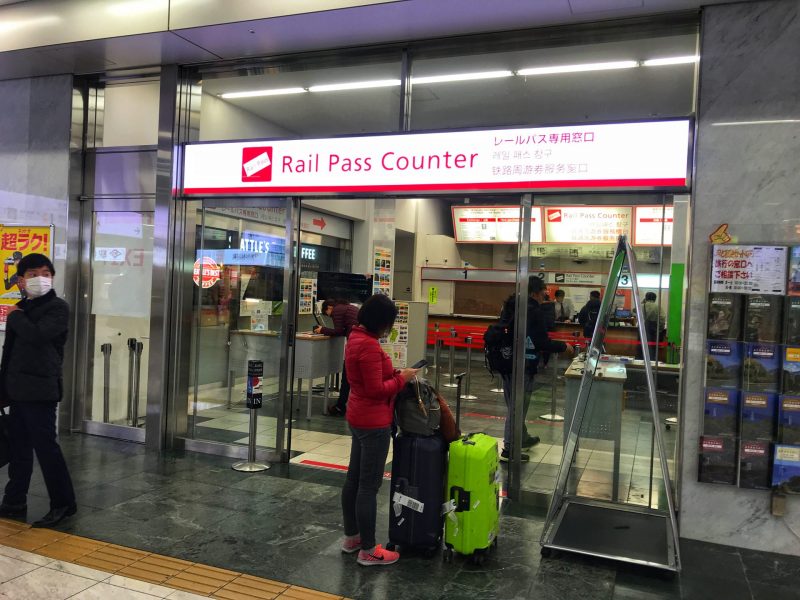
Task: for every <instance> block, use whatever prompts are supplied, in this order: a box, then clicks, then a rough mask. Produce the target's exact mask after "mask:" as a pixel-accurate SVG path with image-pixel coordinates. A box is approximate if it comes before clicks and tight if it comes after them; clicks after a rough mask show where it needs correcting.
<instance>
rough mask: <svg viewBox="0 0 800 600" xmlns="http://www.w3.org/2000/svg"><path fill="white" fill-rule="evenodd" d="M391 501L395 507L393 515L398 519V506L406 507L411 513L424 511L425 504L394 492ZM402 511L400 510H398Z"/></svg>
mask: <svg viewBox="0 0 800 600" xmlns="http://www.w3.org/2000/svg"><path fill="white" fill-rule="evenodd" d="M392 500H393V501H394V506H395V509H394V510H395V514H396V515H397V516H398V517H399V516H400V513H399V512H398V508H397V507H398V505H399V506H407V507H408V508H410V509H411V510H413V511H416V512H418V513H421V512H423V511H424V510H425V503H424V502H420V501H419V500H415V499H414V498H412V497H410V496H406V495H405V494H401V493H400V492H395V493H394V496H392ZM400 510H402V508H401V509H400Z"/></svg>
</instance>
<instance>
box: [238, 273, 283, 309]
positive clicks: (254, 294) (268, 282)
mask: <svg viewBox="0 0 800 600" xmlns="http://www.w3.org/2000/svg"><path fill="white" fill-rule="evenodd" d="M244 299H245V300H270V301H276V302H280V301H282V300H283V269H279V268H277V267H255V268H254V269H253V274H252V275H251V276H250V281H248V282H247V287H246V288H245V290H244Z"/></svg>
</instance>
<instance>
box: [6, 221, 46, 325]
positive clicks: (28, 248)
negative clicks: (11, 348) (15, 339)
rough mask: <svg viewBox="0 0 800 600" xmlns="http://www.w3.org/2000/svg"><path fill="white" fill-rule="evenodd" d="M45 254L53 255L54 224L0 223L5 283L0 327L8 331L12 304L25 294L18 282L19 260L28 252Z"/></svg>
mask: <svg viewBox="0 0 800 600" xmlns="http://www.w3.org/2000/svg"><path fill="white" fill-rule="evenodd" d="M34 253H38V254H44V255H45V256H47V257H49V258H50V259H51V260H52V259H53V228H52V227H51V226H49V225H46V226H44V227H28V226H25V225H0V261H2V262H3V286H2V288H0V331H5V328H6V317H7V316H8V308H9V307H10V306H12V305H14V304H16V303H17V302H19V301H20V299H21V298H22V294H21V293H20V291H19V287H18V286H17V263H18V262H19V261H20V259H21V258H22V257H23V256H26V255H28V254H34Z"/></svg>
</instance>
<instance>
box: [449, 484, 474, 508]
mask: <svg viewBox="0 0 800 600" xmlns="http://www.w3.org/2000/svg"><path fill="white" fill-rule="evenodd" d="M469 498H470V494H469V492H468V491H467V490H465V489H464V488H462V487H459V486H457V485H454V486H452V487H451V488H450V500H455V501H456V508H455V512H464V511H468V510H469Z"/></svg>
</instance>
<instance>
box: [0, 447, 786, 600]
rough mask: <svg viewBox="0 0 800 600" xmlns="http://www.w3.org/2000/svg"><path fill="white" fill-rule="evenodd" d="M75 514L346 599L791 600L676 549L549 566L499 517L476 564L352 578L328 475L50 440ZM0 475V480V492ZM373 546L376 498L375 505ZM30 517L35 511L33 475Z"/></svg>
mask: <svg viewBox="0 0 800 600" xmlns="http://www.w3.org/2000/svg"><path fill="white" fill-rule="evenodd" d="M62 444H63V447H64V451H65V454H66V456H67V460H68V462H69V464H70V467H71V469H72V474H73V478H74V480H75V484H76V488H77V494H78V503H79V506H80V510H79V513H78V515H77V516H76V517H75V518H73V519H72V520H71V521H69V522H66V523H64V524H63V526H61V527H60V529H62V530H63V531H66V532H68V533H74V534H77V535H81V536H86V537H90V538H94V539H98V540H103V541H113V542H115V543H118V544H122V545H126V546H130V547H133V548H138V549H141V550H144V551H148V552H154V553H159V554H164V555H168V556H172V557H176V558H180V559H185V560H190V561H194V562H201V563H205V564H209V565H212V566H216V567H220V568H226V569H232V570H237V571H242V572H245V573H249V574H252V575H256V576H260V577H265V578H271V579H278V580H280V581H285V582H287V583H291V584H295V585H301V586H306V587H309V588H314V589H319V590H323V591H328V592H331V593H335V594H341V595H344V596H348V597H351V598H367V599H378V598H397V599H431V598H438V599H442V600H444V599H450V598H453V599H459V600H463V599H464V598H502V599H515V598H536V599H544V600H550V599H553V600H555V599H626V600H627V599H644V600H648V599H650V600H652V599H662V598H685V599H695V598H696V599H716V598H720V599H723V598H724V599H726V600H728V599H730V600H737V599H739V598H744V599H750V600H755V599H765V600H766V599H770V600H782V599H787V600H788V599H800V592H799V591H798V590H797V586H796V577H797V573H798V572H800V559H798V558H793V557H785V556H779V555H769V554H764V553H758V552H752V551H749V550H744V549H736V548H731V547H725V546H718V545H711V544H704V543H698V542H693V541H688V540H683V541H682V543H681V549H682V552H683V563H684V571H683V573H682V574H681V575H680V576H679V577H674V578H666V577H664V576H663V575H661V574H660V573H657V572H653V571H650V570H647V569H642V568H635V567H630V566H625V565H621V564H617V563H613V562H608V561H602V560H593V559H585V558H582V557H578V556H571V555H562V556H560V557H557V558H549V559H543V558H542V557H541V556H540V552H539V545H538V539H539V536H540V533H541V530H542V524H543V518H542V515H541V514H540V513H537V512H535V511H530V510H528V509H525V508H524V507H520V506H518V505H515V504H514V503H511V502H505V503H504V505H503V515H502V517H501V534H500V543H499V547H498V549H497V552H496V554H494V555H493V556H491V558H490V559H489V560H488V561H487V563H486V564H485V565H484V566H483V567H481V568H478V567H475V566H473V565H471V564H469V563H467V562H466V561H464V560H458V559H457V560H456V561H455V562H454V563H452V564H446V563H443V562H442V561H441V560H440V559H425V558H423V557H413V556H404V557H403V558H402V559H401V561H400V563H399V564H398V565H395V566H392V567H387V568H381V569H365V568H363V567H359V566H358V565H356V564H355V560H354V558H353V557H352V556H346V555H342V554H341V553H340V552H339V547H338V544H339V540H340V535H341V515H340V509H339V486H340V485H341V483H342V479H343V475H342V474H341V473H336V472H329V471H321V470H318V469H311V468H308V467H305V466H301V465H277V466H275V467H274V468H273V469H271V470H270V471H269V472H267V473H263V474H252V475H249V474H245V473H238V472H235V471H233V470H231V469H230V462H231V461H230V460H229V459H224V458H220V457H212V456H205V455H197V454H187V455H185V456H184V455H170V456H165V457H158V456H155V455H152V454H148V453H146V452H145V449H144V448H143V447H142V446H140V445H137V444H132V443H126V442H118V441H113V440H107V439H102V438H96V437H91V436H85V435H72V436H66V437H65V438H64V439H63V440H62ZM5 476H6V471H5V469H2V470H0V481H3V480H4V479H5ZM380 499H381V505H380V507H379V517H378V531H379V533H380V535H381V537H383V536H385V532H386V531H387V523H388V519H387V516H388V508H389V507H388V493H387V490H386V488H384V490H382V493H381V495H380ZM29 507H30V512H29V517H30V519H35V518H38V517H39V516H40V514H44V513H45V512H46V511H47V508H48V502H47V498H46V491H45V489H44V484H43V482H42V480H41V476H40V474H39V473H38V470H37V473H36V474H35V477H34V482H33V485H32V488H31V495H30V497H29Z"/></svg>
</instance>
